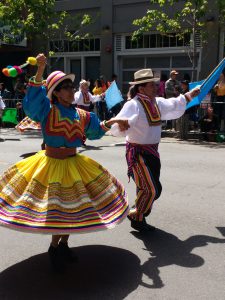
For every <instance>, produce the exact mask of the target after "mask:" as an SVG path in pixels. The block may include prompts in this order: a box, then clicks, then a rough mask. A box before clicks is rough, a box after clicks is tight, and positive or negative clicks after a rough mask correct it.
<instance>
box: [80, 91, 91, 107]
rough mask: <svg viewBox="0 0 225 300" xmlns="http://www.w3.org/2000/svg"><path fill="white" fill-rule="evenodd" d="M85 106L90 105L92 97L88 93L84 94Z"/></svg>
mask: <svg viewBox="0 0 225 300" xmlns="http://www.w3.org/2000/svg"><path fill="white" fill-rule="evenodd" d="M82 95H83V100H84V104H90V103H91V102H90V97H89V94H88V93H85V92H82Z"/></svg>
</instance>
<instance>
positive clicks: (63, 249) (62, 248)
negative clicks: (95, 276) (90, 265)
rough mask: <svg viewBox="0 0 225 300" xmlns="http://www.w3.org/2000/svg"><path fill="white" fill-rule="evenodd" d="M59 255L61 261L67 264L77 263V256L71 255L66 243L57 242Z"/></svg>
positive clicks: (71, 252)
mask: <svg viewBox="0 0 225 300" xmlns="http://www.w3.org/2000/svg"><path fill="white" fill-rule="evenodd" d="M58 251H59V255H60V256H61V258H62V259H64V260H65V261H67V262H69V263H74V262H77V261H78V258H77V256H75V254H74V253H73V251H72V250H71V249H70V248H69V246H68V244H67V243H62V242H59V246H58Z"/></svg>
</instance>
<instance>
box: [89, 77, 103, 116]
mask: <svg viewBox="0 0 225 300" xmlns="http://www.w3.org/2000/svg"><path fill="white" fill-rule="evenodd" d="M92 93H93V95H94V96H97V95H102V94H103V89H102V82H101V80H100V79H96V80H95V83H94V88H93V90H92ZM96 109H97V115H98V117H99V119H100V120H104V119H105V109H106V104H105V102H104V101H99V102H96Z"/></svg>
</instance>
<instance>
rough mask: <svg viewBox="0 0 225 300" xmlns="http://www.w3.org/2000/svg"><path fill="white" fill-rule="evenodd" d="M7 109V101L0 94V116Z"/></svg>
mask: <svg viewBox="0 0 225 300" xmlns="http://www.w3.org/2000/svg"><path fill="white" fill-rule="evenodd" d="M4 109H5V103H4V101H3V100H2V97H1V96H0V118H1V117H2V112H3V110H4Z"/></svg>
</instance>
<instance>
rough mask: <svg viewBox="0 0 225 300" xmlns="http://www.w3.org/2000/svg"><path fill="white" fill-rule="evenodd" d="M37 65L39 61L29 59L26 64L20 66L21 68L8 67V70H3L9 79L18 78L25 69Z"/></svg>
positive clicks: (32, 58) (33, 58)
mask: <svg viewBox="0 0 225 300" xmlns="http://www.w3.org/2000/svg"><path fill="white" fill-rule="evenodd" d="M36 64H37V60H36V58H35V57H32V56H30V57H28V59H27V61H26V63H24V64H22V65H20V66H7V67H6V68H4V69H2V73H3V74H4V75H5V76H7V77H16V76H17V75H20V74H21V73H23V68H25V67H26V66H27V65H32V66H35V65H36Z"/></svg>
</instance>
